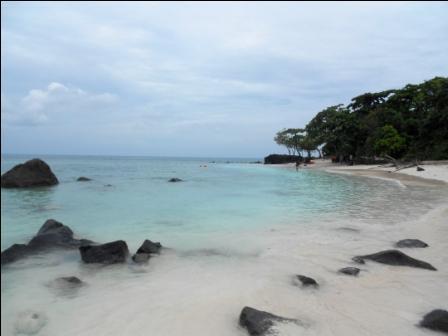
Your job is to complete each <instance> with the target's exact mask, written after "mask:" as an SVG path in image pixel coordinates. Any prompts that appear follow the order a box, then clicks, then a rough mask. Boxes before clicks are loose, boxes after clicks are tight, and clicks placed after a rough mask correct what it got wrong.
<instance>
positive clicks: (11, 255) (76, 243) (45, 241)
mask: <svg viewBox="0 0 448 336" xmlns="http://www.w3.org/2000/svg"><path fill="white" fill-rule="evenodd" d="M90 243H92V242H91V241H90V240H87V239H75V238H73V231H72V230H71V229H70V228H69V227H68V226H66V225H64V224H62V223H60V222H58V221H56V220H54V219H49V220H47V221H46V222H45V223H44V224H43V225H42V227H41V228H40V229H39V231H38V232H37V234H36V235H35V236H34V237H33V238H32V239H31V240H30V241H29V242H28V244H14V245H12V246H11V247H9V248H7V249H6V250H4V251H3V252H2V254H1V264H2V266H3V265H6V264H9V263H11V262H14V261H17V260H20V259H22V258H25V257H28V256H31V255H35V254H37V253H40V252H45V251H48V250H51V249H57V248H62V249H73V248H77V247H80V246H82V245H86V244H90Z"/></svg>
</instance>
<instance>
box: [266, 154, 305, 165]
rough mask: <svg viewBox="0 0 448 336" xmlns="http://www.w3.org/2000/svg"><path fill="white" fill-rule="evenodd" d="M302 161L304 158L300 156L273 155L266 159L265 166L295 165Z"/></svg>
mask: <svg viewBox="0 0 448 336" xmlns="http://www.w3.org/2000/svg"><path fill="white" fill-rule="evenodd" d="M302 160H303V158H302V157H301V156H298V155H281V154H271V155H268V156H266V157H265V158H264V164H282V163H294V162H302Z"/></svg>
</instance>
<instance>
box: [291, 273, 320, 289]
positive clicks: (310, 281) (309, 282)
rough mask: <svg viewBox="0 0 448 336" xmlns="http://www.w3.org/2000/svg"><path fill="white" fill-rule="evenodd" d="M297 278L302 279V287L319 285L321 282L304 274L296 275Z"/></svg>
mask: <svg viewBox="0 0 448 336" xmlns="http://www.w3.org/2000/svg"><path fill="white" fill-rule="evenodd" d="M296 279H297V280H298V281H300V283H301V284H302V287H314V288H317V287H319V284H318V283H317V282H316V280H314V279H313V278H310V277H307V276H304V275H296Z"/></svg>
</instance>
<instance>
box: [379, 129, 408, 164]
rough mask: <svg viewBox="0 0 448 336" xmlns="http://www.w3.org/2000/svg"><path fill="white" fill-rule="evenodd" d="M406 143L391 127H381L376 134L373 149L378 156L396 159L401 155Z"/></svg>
mask: <svg viewBox="0 0 448 336" xmlns="http://www.w3.org/2000/svg"><path fill="white" fill-rule="evenodd" d="M405 143H406V141H405V139H404V138H403V137H402V136H400V134H399V133H398V131H397V130H396V129H395V128H394V127H393V126H391V125H385V126H383V127H381V128H380V129H379V130H378V131H377V133H376V134H375V140H374V142H373V147H374V150H375V153H376V154H377V155H386V154H387V155H390V156H393V157H396V156H398V155H399V154H400V152H401V150H402V149H403V147H404V145H405Z"/></svg>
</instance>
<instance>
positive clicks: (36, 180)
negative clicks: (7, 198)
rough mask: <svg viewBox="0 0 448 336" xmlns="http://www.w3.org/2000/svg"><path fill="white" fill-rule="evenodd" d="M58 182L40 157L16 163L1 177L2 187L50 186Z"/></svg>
mask: <svg viewBox="0 0 448 336" xmlns="http://www.w3.org/2000/svg"><path fill="white" fill-rule="evenodd" d="M58 183H59V181H58V179H57V178H56V176H55V175H54V174H53V172H52V171H51V169H50V167H49V166H48V165H47V164H46V163H45V162H44V161H42V160H40V159H32V160H29V161H27V162H25V163H21V164H18V165H17V166H14V167H13V168H12V169H10V170H8V171H7V172H6V173H4V174H3V175H2V177H1V187H2V188H26V187H39V186H51V185H55V184H58Z"/></svg>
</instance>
